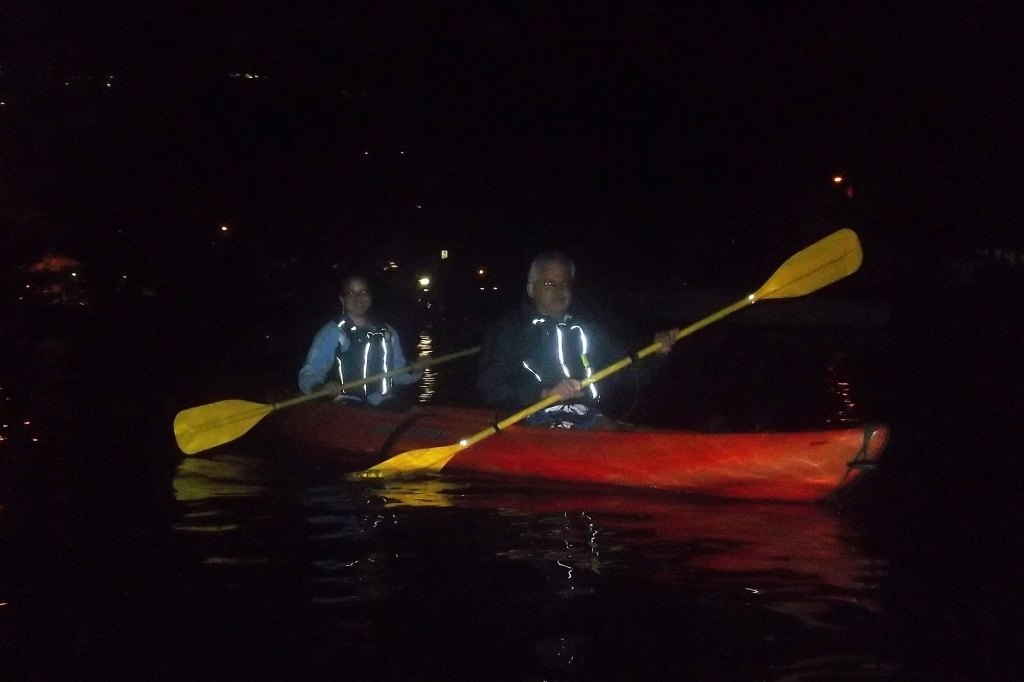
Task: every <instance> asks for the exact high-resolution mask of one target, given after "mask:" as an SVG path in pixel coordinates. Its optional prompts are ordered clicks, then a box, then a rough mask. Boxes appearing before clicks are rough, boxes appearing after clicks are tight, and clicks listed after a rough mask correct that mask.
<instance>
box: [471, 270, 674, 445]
mask: <svg viewBox="0 0 1024 682" xmlns="http://www.w3.org/2000/svg"><path fill="white" fill-rule="evenodd" d="M575 275H576V266H575V264H574V263H573V261H571V260H570V259H569V258H567V257H566V256H565V255H563V254H561V253H558V252H548V253H543V254H541V255H539V256H537V257H536V258H534V259H533V262H532V263H531V265H530V270H529V273H528V275H527V281H526V295H527V298H528V299H529V300H528V301H524V302H523V304H522V305H521V306H520V307H519V308H518V309H516V310H515V311H513V312H512V313H511V314H510V315H508V316H506V317H505V318H503V319H501V320H499V321H498V322H497V323H496V324H495V325H494V326H492V327H491V329H490V330H489V331H488V334H487V336H486V338H485V340H484V344H483V349H482V351H481V357H480V372H479V375H478V377H477V388H478V389H479V390H480V393H481V395H482V397H483V399H484V402H486V403H487V404H488V405H489V406H491V407H495V408H497V409H501V410H508V411H510V412H512V411H516V410H521V409H523V408H524V407H528V406H530V405H533V404H534V403H536V402H538V401H540V400H543V399H544V398H547V397H549V396H550V395H552V394H557V395H558V402H557V403H555V404H554V405H552V406H551V407H548V408H547V409H545V410H542V411H540V412H537V413H536V414H533V415H531V416H530V417H528V418H527V419H526V421H525V423H527V424H533V425H536V426H549V427H552V428H564V429H571V428H584V429H587V428H609V427H610V426H611V425H612V424H614V422H612V421H611V420H609V419H607V418H605V417H604V416H603V415H602V414H601V413H600V411H599V410H598V404H599V402H600V401H601V398H602V390H603V388H604V386H603V384H605V382H604V381H602V382H600V383H601V384H602V386H598V384H597V383H592V384H590V385H588V386H587V387H586V388H584V387H583V385H582V382H583V380H585V379H586V378H587V377H589V376H591V375H592V374H593V373H594V372H596V371H598V370H601V369H603V368H604V367H605V366H607V365H610V364H612V363H613V362H616V361H618V360H620V359H621V358H623V357H625V355H626V353H625V352H624V351H622V350H621V346H620V345H619V344H618V343H616V342H615V341H614V339H612V338H611V337H609V336H608V335H607V334H605V333H603V331H602V330H601V329H600V327H598V326H597V325H595V324H593V323H592V322H590V321H588V320H586V319H584V318H581V317H579V316H577V315H576V314H575V312H573V311H572V310H571V309H570V306H571V304H572V289H573V284H574V279H575ZM677 331H678V330H675V329H672V330H668V331H663V332H659V333H657V334H655V336H654V341H655V342H656V343H660V344H661V346H662V347H661V349H660V350H659V353H661V354H667V353H668V352H669V350H671V348H672V344H673V343H675V339H676V334H677ZM621 377H622V375H621V374H620V375H618V376H614V375H613V376H612V377H609V379H608V382H609V383H613V382H614V381H617V380H621Z"/></svg>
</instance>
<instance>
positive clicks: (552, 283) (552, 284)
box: [540, 279, 572, 290]
mask: <svg viewBox="0 0 1024 682" xmlns="http://www.w3.org/2000/svg"><path fill="white" fill-rule="evenodd" d="M540 285H541V286H542V287H544V288H546V289H549V290H554V289H558V288H559V287H561V288H562V289H571V288H572V282H570V281H561V280H557V279H546V280H544V281H543V282H541V283H540Z"/></svg>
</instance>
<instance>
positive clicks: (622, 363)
mask: <svg viewBox="0 0 1024 682" xmlns="http://www.w3.org/2000/svg"><path fill="white" fill-rule="evenodd" d="M756 300H757V299H756V298H754V295H753V294H751V295H750V296H744V297H743V298H742V299H740V300H739V301H736V302H735V303H733V304H732V305H730V306H728V307H726V308H722V309H721V310H719V311H718V312H716V313H713V314H711V315H708V316H707V317H705V318H704V319H702V320H698V321H697V322H694V323H693V324H691V325H690V326H688V327H685V328H684V329H681V330H679V332H678V333H676V337H675V338H676V340H677V341H678V340H679V339H681V338H683V337H684V336H689V335H690V334H692V333H694V332H696V331H699V330H701V329H703V328H704V327H706V326H708V325H709V324H712V323H713V322H717V321H718V320H720V319H722V318H723V317H725V316H727V315H731V314H732V313H734V312H736V311H737V310H740V309H742V308H745V307H747V306H748V305H751V304H752V303H754V302H755V301H756ZM661 348H662V345H661V344H660V343H652V344H651V345H649V346H647V347H645V348H642V349H641V350H639V351H637V352H636V354H635V355H627V356H626V357H624V358H622V359H621V360H619V361H618V362H615V363H613V364H611V365H608V366H607V367H605V368H604V369H602V370H599V371H597V372H595V373H594V374H591V375H590V376H589V377H587V378H586V379H583V380H582V381H580V386H581V387H582V388H586V387H587V386H589V385H590V384H593V383H596V382H598V381H600V380H601V379H604V378H605V377H607V376H609V375H611V374H614V373H615V372H618V371H619V370H621V369H625V368H626V367H628V366H629V365H631V364H633V363H634V362H636V361H638V360H642V359H644V358H646V357H647V356H648V355H651V354H652V353H657V352H658V350H659V349H661ZM560 400H561V397H559V395H558V394H557V393H552V394H551V395H549V396H548V397H547V398H544V399H542V400H539V401H537V402H536V403H534V404H533V405H530V406H529V407H524V408H523V409H521V410H519V411H518V412H516V413H515V414H512V415H509V416H508V417H505V418H504V419H502V420H501V421H499V422H497V423H496V424H494V426H491V427H488V428H486V429H484V430H483V431H480V432H479V433H475V434H473V435H472V436H470V437H469V438H464V439H462V440H460V441H459V443H458V444H459V446H460V449H461V448H468V447H469V446H470V445H473V444H474V443H478V442H480V441H481V440H483V439H484V438H487V437H488V436H490V435H492V434H494V433H497V432H498V431H501V430H502V429H506V428H508V427H509V426H512V425H513V424H515V423H517V422H520V421H522V420H524V419H526V418H527V417H529V416H530V415H532V414H534V413H536V412H540V411H541V410H543V409H545V408H547V407H550V406H552V405H554V404H555V403H557V402H559V401H560Z"/></svg>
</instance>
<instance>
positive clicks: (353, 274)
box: [338, 270, 373, 296]
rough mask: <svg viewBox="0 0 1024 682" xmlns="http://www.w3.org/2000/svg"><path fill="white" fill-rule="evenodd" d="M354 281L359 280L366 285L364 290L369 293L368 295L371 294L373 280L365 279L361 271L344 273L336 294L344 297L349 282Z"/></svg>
mask: <svg viewBox="0 0 1024 682" xmlns="http://www.w3.org/2000/svg"><path fill="white" fill-rule="evenodd" d="M354 279H361V280H362V281H364V282H365V283H366V288H367V289H368V290H369V291H370V293H373V280H371V279H370V278H369V277H367V276H366V274H365V273H364V272H362V271H361V270H350V271H348V272H346V273H345V274H344V275H343V276H342V278H341V279H340V280H339V284H340V285H341V286H340V287H339V289H338V293H339V294H341V295H343V296H344V294H345V291H346V289H347V288H348V284H349V282H351V281H352V280H354Z"/></svg>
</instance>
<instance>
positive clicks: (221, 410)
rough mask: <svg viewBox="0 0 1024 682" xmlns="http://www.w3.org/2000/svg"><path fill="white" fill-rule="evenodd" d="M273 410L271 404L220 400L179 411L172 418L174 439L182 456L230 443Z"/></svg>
mask: <svg viewBox="0 0 1024 682" xmlns="http://www.w3.org/2000/svg"><path fill="white" fill-rule="evenodd" d="M273 411H274V406H273V405H263V404H261V403H251V402H249V401H247V400H222V401H220V402H218V403H210V404H209V405H200V406H199V407H191V408H189V409H187V410H182V411H181V412H179V413H178V414H177V416H175V417H174V439H175V440H176V441H178V447H179V448H180V449H181V451H182V452H184V453H185V454H186V455H194V454H195V453H197V452H202V451H203V450H209V449H210V448H212V447H216V446H218V445H223V444H224V443H227V442H229V441H232V440H234V439H236V438H238V437H239V436H241V435H242V434H244V433H245V432H246V431H248V430H249V429H251V428H252V427H254V426H256V424H257V423H259V421H260V420H261V419H263V417H265V416H267V415H268V414H270V413H271V412H273Z"/></svg>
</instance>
